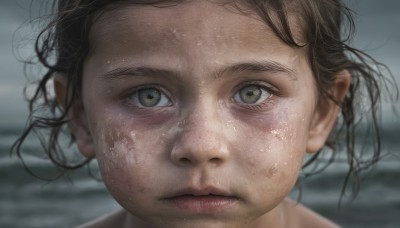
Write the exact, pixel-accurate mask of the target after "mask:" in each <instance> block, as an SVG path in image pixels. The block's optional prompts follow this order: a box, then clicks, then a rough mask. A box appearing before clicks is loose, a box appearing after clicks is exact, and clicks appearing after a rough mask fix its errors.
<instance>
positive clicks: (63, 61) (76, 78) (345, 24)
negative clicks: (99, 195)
mask: <svg viewBox="0 0 400 228" xmlns="http://www.w3.org/2000/svg"><path fill="white" fill-rule="evenodd" d="M119 2H122V1H115V0H114V1H109V0H59V1H58V3H57V2H56V3H54V5H53V6H52V8H53V9H54V11H55V14H54V15H52V16H53V19H52V20H51V21H50V23H49V24H48V25H47V26H46V27H45V28H43V29H42V30H41V32H40V33H39V35H38V36H37V38H36V43H35V52H36V57H37V59H38V61H39V62H40V63H41V64H42V65H43V66H44V67H46V68H47V72H46V73H45V74H44V75H43V77H42V78H41V79H40V80H39V81H38V84H37V86H36V90H35V93H34V94H33V96H32V97H29V98H28V101H29V111H30V116H29V118H28V121H27V127H26V129H25V130H24V132H23V133H22V135H21V136H20V137H19V138H18V140H17V141H16V142H15V143H14V145H13V147H12V151H14V152H15V153H16V154H17V155H18V156H19V157H20V158H21V160H22V162H23V164H24V165H25V163H24V160H23V157H22V150H21V146H22V145H23V143H24V142H25V141H26V138H27V136H28V135H31V134H32V133H33V134H35V135H37V136H38V138H39V140H40V142H41V145H42V147H43V150H44V151H45V153H46V154H47V156H48V158H49V159H50V160H51V161H52V162H53V163H54V164H55V165H56V167H58V168H60V169H61V173H64V171H66V170H70V169H77V168H80V167H82V166H84V165H86V164H88V162H89V161H90V160H88V159H86V160H84V161H81V162H79V163H71V162H69V161H68V159H66V157H65V155H64V148H63V147H62V146H60V135H61V134H62V133H63V126H65V125H66V124H67V123H68V118H67V113H68V110H69V109H70V107H71V105H72V103H73V102H74V100H76V99H80V89H81V79H82V67H83V63H84V60H85V58H86V56H87V53H88V51H89V49H90V44H89V41H88V34H89V32H90V28H91V25H92V23H93V21H94V20H96V17H98V16H99V14H100V13H101V12H103V11H105V10H107V9H106V7H109V6H113V5H115V4H116V3H119ZM126 2H128V1H126ZM179 2H180V1H177V0H174V1H171V0H161V1H143V0H142V1H129V3H132V4H154V5H155V6H162V5H159V4H162V3H168V4H170V3H173V4H175V3H176V4H178V3H179ZM231 3H233V5H234V6H236V7H237V8H239V9H241V10H243V4H244V5H245V8H247V9H251V12H256V13H257V14H258V16H259V17H261V19H262V20H263V21H264V22H265V23H266V24H267V25H268V26H269V27H270V28H271V29H272V30H273V32H274V33H275V34H276V35H277V36H278V37H279V38H280V39H281V40H282V41H284V42H285V43H286V44H287V45H289V46H292V47H298V48H306V50H307V53H308V61H309V63H310V66H311V69H312V71H313V74H314V76H315V80H316V84H317V87H318V91H319V94H320V100H319V102H320V103H321V102H324V101H326V99H331V100H333V98H332V97H331V96H330V94H329V91H330V87H331V86H332V84H333V82H334V79H335V74H337V73H338V72H340V71H342V70H344V69H346V70H348V71H349V72H350V73H351V85H350V88H349V91H348V94H347V95H346V97H345V100H344V101H343V102H342V103H341V104H338V103H337V102H336V101H334V102H336V103H337V105H341V108H342V111H341V117H339V120H338V122H337V123H336V125H337V126H336V128H335V130H334V131H333V132H332V134H331V136H330V137H329V139H328V141H327V142H326V147H328V148H331V149H332V150H333V152H334V151H335V150H336V151H337V150H338V149H337V148H336V147H335V145H337V144H336V143H337V142H338V141H339V140H338V139H339V138H344V139H345V142H346V144H345V147H346V151H347V162H348V165H349V170H348V173H347V176H346V178H345V180H344V186H343V189H342V193H343V191H344V190H345V189H346V185H347V183H348V182H349V180H350V179H352V178H355V179H357V176H358V174H359V172H360V171H362V170H364V169H367V168H369V167H370V166H371V165H373V164H375V163H376V162H377V161H378V160H379V158H380V156H381V155H380V153H381V147H380V143H381V141H380V127H379V121H378V116H377V115H378V113H379V112H378V111H379V101H380V99H381V89H382V88H384V89H388V88H387V86H388V84H389V83H388V81H387V80H389V82H391V80H392V79H393V78H392V76H391V74H390V71H389V70H388V69H387V68H386V66H385V65H383V64H381V63H379V62H377V61H375V60H374V59H373V58H371V57H370V56H368V55H367V54H365V53H364V52H362V51H359V50H357V49H354V48H352V47H350V46H349V45H348V42H349V41H350V39H351V37H352V35H353V33H354V22H353V19H352V11H351V10H350V9H348V8H347V7H346V6H344V4H343V3H342V2H341V1H340V0H298V1H293V0H292V1H288V0H286V1H284V0H280V1H278V0H263V1H261V0H241V1H239V0H237V1H229V3H227V4H231ZM239 3H240V4H239ZM239 5H240V6H239ZM289 15H294V16H296V19H298V20H300V23H299V24H300V26H301V27H302V28H301V31H302V35H303V36H304V41H305V42H304V43H299V42H298V41H296V39H295V37H294V35H293V28H292V27H291V26H290V25H289ZM382 69H384V70H387V71H386V72H387V75H388V76H389V77H385V76H384V74H383V73H382ZM55 73H62V74H64V75H66V77H67V85H68V87H69V89H68V90H67V91H68V92H69V93H70V94H69V95H67V96H66V101H65V103H66V107H65V108H64V109H63V108H62V107H61V105H60V104H59V103H58V102H57V100H56V99H55V97H54V96H52V95H51V93H49V92H48V89H47V87H46V85H47V84H48V82H49V81H51V80H52V77H53V76H54V74H55ZM382 86H383V87H382ZM394 89H395V91H396V92H397V87H396V86H394ZM395 96H396V95H395ZM360 98H363V99H364V100H365V101H366V103H367V104H366V103H360V102H359V100H360ZM360 105H363V106H364V107H365V105H368V107H369V109H368V110H369V111H368V112H367V114H368V115H367V116H364V115H361V114H360V113H358V110H359V109H360ZM364 109H365V108H364ZM38 114H39V115H38ZM364 114H365V112H364ZM364 119H367V120H369V121H370V125H369V126H370V128H371V131H370V134H368V136H367V137H365V135H362V136H361V137H360V136H358V137H356V136H357V135H358V134H359V132H358V131H357V129H358V128H357V127H358V126H359V125H358V124H359V123H360V122H361V121H363V120H364ZM42 130H50V134H48V133H47V132H45V133H43V131H42ZM343 133H344V136H342V137H340V136H341V135H343ZM67 134H68V135H69V138H70V140H71V143H72V142H73V141H74V136H73V135H72V134H70V133H68V131H67ZM360 138H366V139H368V140H370V141H372V142H373V148H372V150H373V151H372V153H371V155H370V156H368V157H363V155H365V154H364V153H363V146H362V144H359V143H358V140H359V139H360ZM360 145H361V148H360V149H358V148H356V147H359V146H360ZM333 152H332V153H331V159H329V162H327V164H326V165H325V166H323V167H322V168H321V167H320V166H315V167H317V168H316V169H312V170H311V171H310V172H308V173H307V174H305V176H308V175H311V174H314V173H318V172H320V171H322V170H323V169H324V168H325V167H326V166H327V165H329V164H330V163H331V162H332V161H334V159H335V156H336V154H337V153H333ZM320 154H321V153H316V154H315V155H314V156H312V157H311V158H309V160H307V161H306V162H305V164H304V167H303V168H306V167H308V166H310V165H311V164H317V161H318V160H319V156H320ZM25 167H27V166H25ZM27 168H28V167H27ZM28 171H30V172H31V173H32V174H33V175H35V173H34V172H32V171H31V170H30V169H29V168H28ZM355 183H357V182H355ZM355 187H356V188H358V185H355ZM356 190H358V189H356Z"/></svg>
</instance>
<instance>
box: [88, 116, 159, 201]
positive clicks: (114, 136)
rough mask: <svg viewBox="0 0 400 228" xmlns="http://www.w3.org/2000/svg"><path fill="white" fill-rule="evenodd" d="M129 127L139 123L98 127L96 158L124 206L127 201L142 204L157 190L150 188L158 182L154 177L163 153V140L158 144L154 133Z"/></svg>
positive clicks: (116, 123) (118, 199)
mask: <svg viewBox="0 0 400 228" xmlns="http://www.w3.org/2000/svg"><path fill="white" fill-rule="evenodd" d="M120 123H124V125H123V126H121V124H120ZM129 126H135V123H133V121H131V122H129V121H115V120H114V121H113V122H107V123H106V124H99V125H97V127H96V131H95V132H96V136H95V137H94V138H95V139H96V140H95V145H96V157H97V160H98V163H99V167H100V171H101V174H102V177H103V180H104V183H105V185H106V186H107V188H108V190H109V191H110V193H111V194H112V195H113V196H114V197H115V198H116V199H117V201H119V202H120V203H121V204H122V205H124V202H126V201H135V202H136V203H137V204H138V205H140V202H141V200H142V199H145V198H146V195H147V194H151V193H152V191H153V190H156V189H154V188H152V187H151V186H150V183H152V182H156V181H157V180H153V178H154V175H151V174H152V173H153V172H154V169H156V168H157V160H158V158H160V156H161V154H162V153H161V152H160V151H161V150H160V147H162V146H160V144H161V142H162V140H158V141H159V142H158V143H156V144H155V143H154V138H151V137H150V135H151V133H148V132H146V131H138V130H132V129H134V128H133V127H132V128H131V127H129ZM110 129H112V130H110Z"/></svg>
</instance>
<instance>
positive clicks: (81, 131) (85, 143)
mask: <svg viewBox="0 0 400 228" xmlns="http://www.w3.org/2000/svg"><path fill="white" fill-rule="evenodd" d="M67 85H68V82H67V78H66V76H65V75H62V74H56V75H55V76H54V92H55V95H56V99H57V102H58V103H59V104H60V105H61V106H62V107H63V109H64V110H66V107H67V102H68V101H70V100H71V99H75V98H71V97H69V93H68V86H67ZM67 96H68V97H67ZM71 102H72V105H71V106H70V107H69V110H67V111H68V113H67V116H68V119H69V120H70V121H69V128H70V130H71V132H72V134H73V135H74V137H75V142H76V144H77V146H78V149H79V151H80V152H81V154H82V155H83V156H85V157H87V158H94V157H95V150H94V143H93V138H92V134H91V132H90V129H89V125H88V121H87V118H86V113H85V110H84V107H83V105H82V101H80V100H77V99H75V100H73V101H71Z"/></svg>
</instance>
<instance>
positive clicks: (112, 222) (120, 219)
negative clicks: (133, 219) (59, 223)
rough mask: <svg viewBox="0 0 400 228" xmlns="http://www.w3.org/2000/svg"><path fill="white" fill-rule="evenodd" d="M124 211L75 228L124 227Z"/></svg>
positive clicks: (125, 217) (121, 210)
mask: <svg viewBox="0 0 400 228" xmlns="http://www.w3.org/2000/svg"><path fill="white" fill-rule="evenodd" d="M126 219H127V216H126V211H125V210H123V209H120V210H118V211H115V212H113V213H110V214H106V215H103V216H101V217H99V218H97V219H95V220H93V221H90V222H87V223H85V224H82V225H79V226H77V227H76V228H109V227H124V225H125V223H126Z"/></svg>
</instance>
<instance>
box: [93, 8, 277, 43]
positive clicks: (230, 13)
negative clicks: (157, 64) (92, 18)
mask: <svg viewBox="0 0 400 228" xmlns="http://www.w3.org/2000/svg"><path fill="white" fill-rule="evenodd" d="M239 7H241V8H242V10H240V11H239V10H238V9H237V8H236V7H234V6H233V5H232V4H220V3H216V2H214V1H213V2H211V1H183V2H181V3H177V4H175V5H170V6H167V7H156V6H152V5H138V4H124V5H120V6H118V7H113V8H112V9H111V10H106V11H105V12H104V13H103V14H101V16H100V17H99V18H98V20H96V22H95V23H94V25H93V27H92V30H91V37H90V41H91V44H92V45H93V46H96V45H98V46H102V45H103V44H105V43H107V44H108V45H111V44H112V42H113V41H114V40H115V38H116V37H119V38H122V39H123V40H124V39H125V40H127V41H128V40H129V41H132V42H138V43H139V42H140V43H141V44H142V45H143V44H147V45H149V46H155V45H161V44H162V43H167V41H168V44H171V42H175V43H179V44H187V42H190V43H189V44H190V45H198V46H201V45H207V46H212V45H218V46H221V45H222V46H224V45H227V44H228V43H229V44H231V45H232V44H237V45H242V46H244V47H247V48H250V49H251V48H255V49H260V48H264V46H265V45H262V43H265V40H269V42H270V43H271V42H272V45H269V46H275V47H276V48H277V47H279V46H282V41H281V40H280V39H278V38H277V37H276V36H275V34H274V33H273V32H271V30H270V28H269V27H268V26H267V25H266V23H265V22H263V21H262V20H261V19H260V18H259V17H258V16H257V15H256V14H255V13H253V12H251V11H250V10H248V9H245V8H244V6H239ZM149 38H151V39H149ZM159 39H161V40H164V42H162V43H160V40H159ZM206 40H207V41H208V42H207V43H204V42H205V41H206ZM273 44H279V45H273Z"/></svg>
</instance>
